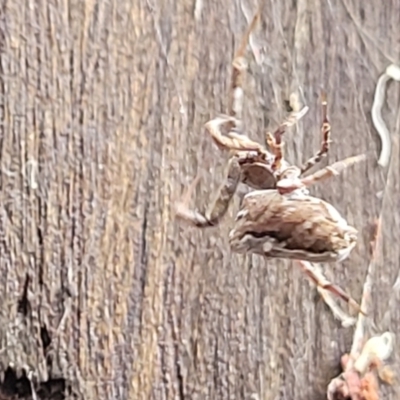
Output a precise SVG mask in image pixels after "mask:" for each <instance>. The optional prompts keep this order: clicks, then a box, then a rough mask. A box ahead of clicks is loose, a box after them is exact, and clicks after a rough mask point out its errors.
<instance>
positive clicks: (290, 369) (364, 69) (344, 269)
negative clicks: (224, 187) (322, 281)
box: [0, 0, 400, 400]
mask: <svg viewBox="0 0 400 400" xmlns="http://www.w3.org/2000/svg"><path fill="white" fill-rule="evenodd" d="M256 7H257V4H256V1H255V0H254V1H253V2H251V1H250V0H247V1H245V0H242V1H240V0H233V1H229V2H227V1H223V0H215V1H214V0H213V1H210V0H190V1H187V0H180V1H176V0H148V1H145V0H131V1H127V0H110V1H95V0H84V1H82V0H69V1H61V0H46V1H45V0H35V1H34V0H27V1H25V2H17V1H11V0H1V1H0V74H1V80H0V96H1V97H0V120H1V126H0V159H1V170H0V203H1V206H0V268H1V275H0V280H1V285H0V302H1V305H2V306H1V309H0V347H1V350H0V366H1V368H0V369H1V371H3V374H2V379H3V386H2V392H3V395H4V396H5V395H6V394H8V395H10V396H11V394H12V393H14V394H15V393H16V392H18V393H20V396H21V397H23V398H31V397H30V396H29V391H30V388H29V385H28V383H27V380H26V379H25V380H24V378H23V375H21V374H22V372H21V371H23V370H25V371H27V373H28V375H29V376H30V377H31V378H32V381H33V382H34V387H35V388H36V389H35V390H36V391H39V392H40V393H39V392H38V393H39V394H40V397H41V398H52V399H56V398H61V395H60V393H59V391H60V388H62V386H63V382H62V380H61V381H60V380H59V381H57V380H56V378H62V379H65V380H67V381H69V382H72V387H73V390H72V391H73V392H74V393H75V396H78V397H81V398H85V399H157V400H163V399H213V400H214V399H245V400H258V399H260V400H261V399H263V400H264V399H265V400H270V399H271V400H272V399H302V400H303V399H304V400H306V399H313V400H314V399H315V400H318V399H324V398H325V392H326V387H327V384H328V383H329V381H330V379H331V378H333V377H334V376H335V375H337V374H338V373H339V361H340V356H341V355H342V354H343V353H344V352H347V351H349V350H350V345H351V342H352V334H353V329H352V328H350V329H349V328H347V329H345V328H342V327H341V326H340V324H339V323H338V322H337V321H336V320H334V318H333V316H332V315H331V313H330V312H329V310H328V309H327V308H326V306H325V305H324V304H323V302H322V301H321V300H320V299H319V297H318V296H317V294H316V290H315V288H314V287H313V286H312V285H311V284H310V283H309V282H308V281H307V280H306V279H305V278H304V277H303V275H302V274H301V272H300V271H299V270H298V269H297V268H296V267H295V266H294V265H293V264H292V263H290V262H284V261H280V262H278V261H267V260H265V259H263V258H261V257H259V256H238V255H235V254H232V253H231V252H230V250H229V246H228V241H227V235H228V232H229V229H230V227H231V226H232V224H233V218H234V215H235V212H236V210H237V207H238V202H237V201H236V202H235V204H234V205H233V206H232V207H231V209H230V212H229V215H228V216H227V217H226V218H225V219H224V221H223V223H222V224H221V226H220V227H216V228H212V229H208V230H198V229H194V228H191V227H188V226H185V225H183V224H179V223H177V222H176V221H175V220H174V215H173V204H174V202H175V201H176V200H177V199H178V198H179V196H180V194H181V193H182V191H183V190H184V188H185V187H186V186H187V185H188V184H189V183H190V182H191V180H192V179H193V178H194V177H195V175H196V174H197V173H199V175H200V176H201V178H202V181H201V184H200V186H199V187H198V189H197V191H196V196H195V198H194V199H193V203H192V204H193V205H196V206H198V207H200V206H202V205H205V204H206V203H207V202H208V200H209V199H210V197H211V196H212V194H213V192H214V191H215V190H216V189H217V187H218V185H219V184H220V182H221V179H222V178H223V176H224V171H225V165H226V161H227V154H223V153H221V152H220V151H219V150H218V149H217V148H216V146H215V145H214V144H213V143H212V142H211V140H210V138H209V137H207V136H206V134H205V132H204V128H203V125H204V123H205V122H207V121H208V120H209V119H210V118H212V117H213V116H215V115H216V114H218V113H221V112H226V106H227V93H228V88H229V79H230V73H231V69H230V64H231V61H232V57H233V54H234V49H235V47H236V46H237V45H238V43H239V40H240V38H241V34H242V33H243V32H244V30H245V28H246V26H247V19H246V17H247V18H251V16H252V15H253V13H254V11H255V10H256ZM399 27H400V2H399V0H385V1H384V2H383V1H382V2H378V1H372V2H366V1H362V0H353V1H351V0H324V1H317V0H298V1H289V0H284V1H273V0H265V7H264V11H263V14H262V18H261V24H260V26H259V28H258V29H257V31H256V32H255V35H254V38H255V40H256V44H257V45H258V46H260V47H261V48H262V50H263V53H262V54H263V60H262V63H260V64H257V63H256V62H255V59H254V57H253V56H252V55H251V52H250V53H249V62H250V69H249V73H248V75H247V79H246V84H245V94H246V102H245V124H246V130H247V132H248V134H249V136H251V137H252V138H253V139H257V140H262V139H263V135H264V133H265V131H266V130H267V129H270V130H272V129H273V128H274V127H276V125H277V124H278V123H279V122H280V121H281V120H282V118H283V116H284V115H285V112H284V111H285V107H284V101H285V100H286V99H288V97H289V95H290V93H291V92H293V91H298V90H300V92H301V93H302V94H303V97H302V99H303V100H304V102H305V103H306V104H307V105H309V107H310V111H309V113H308V114H307V115H306V116H305V117H304V119H303V120H302V122H301V123H300V124H299V126H298V128H297V129H292V130H290V132H289V133H288V134H287V136H286V143H287V144H286V150H287V159H288V160H290V161H291V162H293V163H296V164H300V163H301V162H303V161H305V160H306V159H307V157H308V156H309V155H311V154H312V153H313V152H314V151H315V150H316V149H317V148H318V146H319V142H320V123H321V116H320V93H321V89H322V88H324V89H325V90H326V91H327V93H328V99H329V114H330V119H331V123H332V138H333V143H332V147H331V152H330V154H329V157H328V158H327V159H326V160H325V161H324V164H326V163H327V162H333V161H336V160H338V159H341V158H344V157H346V156H350V155H354V154H359V153H363V152H366V153H368V155H369V159H368V161H367V162H366V163H363V164H360V165H357V166H355V167H352V168H351V169H349V170H348V171H346V172H345V173H344V174H343V175H341V176H340V177H337V178H335V179H332V180H330V181H327V182H325V183H323V184H319V185H317V186H316V187H315V188H313V190H312V193H313V194H315V195H318V196H321V197H323V198H324V199H325V200H327V201H329V202H331V203H333V204H334V205H335V206H336V207H337V208H338V209H339V210H340V212H341V213H342V214H343V215H344V216H345V217H346V218H347V219H348V220H349V222H350V223H351V224H353V225H354V226H356V227H357V228H358V229H359V231H360V238H359V244H358V246H357V248H356V250H355V251H354V252H353V253H352V255H351V257H350V258H349V259H348V260H347V261H345V262H344V263H343V264H340V265H327V266H325V267H326V268H325V270H326V273H327V276H328V277H330V278H331V279H332V280H334V281H335V282H336V283H338V284H339V285H341V286H342V287H343V288H345V289H346V290H347V291H349V292H350V293H352V295H353V296H354V297H355V298H356V299H358V300H359V299H360V296H361V291H362V285H363V282H364V278H365V275H366V271H367V266H368V263H369V259H370V253H369V240H370V226H371V223H372V222H373V220H374V218H376V217H377V216H378V215H379V214H380V213H381V212H382V225H383V234H382V240H381V242H380V250H379V254H378V260H377V264H376V268H375V270H374V288H373V302H374V308H373V311H372V312H371V315H370V316H371V321H373V322H374V324H375V328H374V329H372V328H371V330H370V333H379V332H381V331H382V330H387V329H390V330H392V331H394V332H397V331H398V328H399V326H400V311H399V310H400V308H399V306H398V300H399V296H398V293H397V292H396V286H394V284H395V282H396V279H397V275H398V271H399V258H400V254H399V253H400V248H399V244H398V242H399V233H400V217H399V213H398V210H399V209H400V184H399V168H400V166H399V155H400V153H399V133H400V132H399V130H400V118H399V94H400V85H399V84H398V83H395V82H391V83H390V84H389V85H388V92H387V101H386V103H385V107H384V109H383V117H384V119H385V121H386V123H387V125H388V128H389V129H390V131H391V132H392V139H393V153H392V159H391V164H390V166H389V167H388V168H386V169H382V168H381V167H379V166H378V165H377V157H378V154H379V150H380V142H379V137H378V135H377V133H376V132H375V130H374V129H373V126H372V123H371V115H370V110H371V105H372V100H373V94H374V89H375V84H376V81H377V79H378V77H379V75H380V74H381V73H382V72H383V70H384V69H385V68H386V66H387V65H389V64H390V63H392V62H398V61H400V57H399V53H400V28H399ZM382 191H384V192H383V198H384V200H383V201H382V196H381V198H380V197H379V196H377V194H379V192H382ZM381 194H382V193H381ZM28 277H29V279H28ZM397 286H398V285H397ZM24 288H25V289H26V290H25V289H24ZM370 325H371V327H372V326H373V324H372V323H371V324H370ZM397 357H398V356H397V354H395V357H394V360H393V363H394V365H396V362H397ZM13 371H14V372H13ZM50 378H51V379H52V380H53V381H54V382H56V384H55V385H54V386H56V387H57V388H56V389H52V391H53V394H50V391H51V390H50V389H49V384H48V385H47V386H46V385H45V384H44V383H43V382H45V381H48V380H49V379H50ZM18 382H19V386H18V385H17V383H18ZM40 382H42V384H40ZM57 385H58V386H57ZM50 386H51V385H50ZM21 387H22V388H21ZM382 390H383V392H382V393H384V395H383V397H382V398H385V399H397V398H398V396H397V395H396V392H397V383H396V384H395V385H394V386H393V387H391V388H390V387H382ZM21 393H22V394H21ZM51 396H53V397H51ZM56 396H59V397H56ZM71 396H72V395H71ZM71 398H72V397H71Z"/></svg>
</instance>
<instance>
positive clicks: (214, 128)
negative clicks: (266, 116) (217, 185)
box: [205, 10, 263, 151]
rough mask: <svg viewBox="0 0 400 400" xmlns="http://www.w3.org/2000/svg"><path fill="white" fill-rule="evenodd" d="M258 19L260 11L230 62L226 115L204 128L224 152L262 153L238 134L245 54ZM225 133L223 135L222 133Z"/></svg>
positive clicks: (245, 137) (240, 124)
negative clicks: (245, 151)
mask: <svg viewBox="0 0 400 400" xmlns="http://www.w3.org/2000/svg"><path fill="white" fill-rule="evenodd" d="M259 17H260V10H259V11H258V12H257V13H256V14H255V16H254V18H253V20H252V22H251V23H250V25H249V27H248V28H247V31H246V33H245V34H244V36H243V39H242V41H241V43H240V46H239V48H238V50H237V51H236V53H235V56H234V59H233V62H232V78H231V86H230V96H229V105H228V115H227V116H226V115H221V116H218V117H216V118H214V119H212V120H211V121H209V122H207V123H206V125H205V127H206V129H207V131H208V133H209V134H210V136H211V137H212V139H213V140H214V142H215V143H216V144H217V146H218V147H219V148H220V149H225V150H236V151H240V150H247V151H262V150H263V149H262V146H261V145H260V144H259V143H257V142H254V141H253V140H251V139H250V138H248V137H247V136H245V135H243V134H241V133H238V132H241V131H242V114H243V100H244V90H243V81H244V75H245V73H246V70H247V61H246V58H245V52H246V47H247V43H248V40H249V37H250V34H251V32H252V31H253V30H254V28H255V27H256V25H257V22H258V20H259ZM223 131H225V133H224V132H223Z"/></svg>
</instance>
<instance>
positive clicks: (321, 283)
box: [297, 261, 364, 314]
mask: <svg viewBox="0 0 400 400" xmlns="http://www.w3.org/2000/svg"><path fill="white" fill-rule="evenodd" d="M297 263H298V265H299V266H300V267H301V269H302V271H303V272H304V273H305V274H306V275H307V276H308V277H309V278H310V279H311V280H312V281H313V282H314V283H315V284H316V285H317V287H318V288H321V289H323V290H326V291H329V292H331V293H332V294H334V295H335V296H337V297H339V298H341V299H342V300H344V301H346V302H347V303H348V304H349V305H351V306H352V307H353V308H355V309H356V310H357V311H358V312H360V313H362V314H364V312H363V311H362V310H361V307H360V306H359V304H358V303H357V302H356V301H355V300H354V299H353V298H351V297H350V296H349V295H348V294H347V293H346V292H345V291H344V290H343V289H341V288H340V287H339V286H337V285H335V284H333V283H332V282H330V281H328V280H327V279H326V278H325V276H324V275H323V274H322V273H321V272H320V271H318V269H316V268H315V267H314V266H313V265H312V264H311V263H309V262H306V261H297ZM328 305H329V306H330V304H329V303H328Z"/></svg>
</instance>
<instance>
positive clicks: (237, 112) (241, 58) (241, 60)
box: [228, 9, 260, 120]
mask: <svg viewBox="0 0 400 400" xmlns="http://www.w3.org/2000/svg"><path fill="white" fill-rule="evenodd" d="M259 19H260V9H259V10H258V11H257V12H256V14H255V15H254V17H253V19H252V21H251V23H250V25H249V26H248V28H247V30H246V32H245V34H244V35H243V38H242V40H241V42H240V45H239V48H238V49H237V51H236V53H235V56H234V59H233V62H232V68H233V70H232V79H231V88H230V93H231V95H230V99H229V106H228V110H229V111H228V112H229V115H230V116H232V117H236V118H237V119H239V120H241V119H242V111H243V98H244V91H243V81H244V75H245V72H246V70H247V62H246V58H245V52H246V47H247V44H248V42H249V38H250V35H251V32H252V31H253V30H254V29H255V27H256V26H257V23H258V21H259Z"/></svg>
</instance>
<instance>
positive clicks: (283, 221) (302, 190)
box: [176, 12, 365, 289]
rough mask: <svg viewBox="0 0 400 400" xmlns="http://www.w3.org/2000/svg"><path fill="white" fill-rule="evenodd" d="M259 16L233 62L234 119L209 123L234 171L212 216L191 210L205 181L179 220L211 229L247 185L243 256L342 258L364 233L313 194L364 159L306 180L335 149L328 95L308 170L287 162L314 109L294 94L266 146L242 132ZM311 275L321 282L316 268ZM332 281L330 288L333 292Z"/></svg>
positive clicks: (234, 245) (237, 230) (180, 206)
mask: <svg viewBox="0 0 400 400" xmlns="http://www.w3.org/2000/svg"><path fill="white" fill-rule="evenodd" d="M259 15H260V13H259V12H258V13H256V15H255V16H254V18H253V20H252V22H251V24H250V25H249V27H248V29H247V31H246V33H245V35H244V37H243V39H242V41H241V43H240V46H239V49H238V50H237V52H236V54H235V56H234V60H233V63H232V66H233V72H232V79H231V88H230V92H231V96H230V102H229V106H228V115H220V116H218V117H217V118H214V119H212V120H211V121H209V122H207V123H206V124H205V128H206V131H207V132H208V133H209V134H210V136H211V138H212V139H213V140H214V142H215V143H216V144H217V146H218V147H219V148H220V149H221V150H229V151H230V152H231V157H230V159H229V162H228V173H227V176H226V179H225V181H224V182H223V184H222V185H221V187H220V189H219V192H218V194H217V196H216V200H215V201H214V202H213V204H212V205H211V206H210V207H209V209H208V210H207V211H206V212H205V213H201V212H199V211H197V210H191V209H190V208H189V207H188V205H187V204H188V202H189V199H190V197H191V195H192V192H193V190H194V187H195V185H196V184H197V181H198V179H195V180H194V182H193V183H192V184H191V185H190V186H189V189H188V190H187V192H186V194H185V195H184V197H183V199H182V201H180V202H178V203H177V205H176V217H177V218H179V219H183V220H185V221H187V222H189V223H190V224H192V225H194V226H197V227H200V228H205V227H211V226H216V225H218V224H219V222H220V221H221V219H222V218H223V217H224V215H225V214H226V213H227V210H228V207H229V205H230V203H231V200H232V198H233V196H234V195H235V193H236V192H237V188H238V186H239V184H240V183H243V184H246V185H247V186H248V187H249V188H251V189H253V191H250V192H249V193H247V194H246V195H245V196H244V197H243V199H242V202H241V207H240V210H239V212H238V213H237V216H236V220H235V226H234V227H233V229H232V230H231V231H230V233H229V243H230V246H231V249H232V251H234V252H236V253H256V254H260V255H263V256H265V257H268V258H285V259H295V260H300V261H310V262H332V261H343V260H344V259H345V258H347V257H348V256H349V254H350V252H351V251H352V249H353V248H354V247H355V245H356V241H357V230H356V229H355V228H354V227H352V226H350V225H348V223H347V221H346V220H345V219H344V218H343V217H342V216H341V215H340V213H339V212H338V211H337V210H336V209H335V208H334V207H333V206H332V205H331V204H329V203H327V202H326V201H324V200H322V199H319V198H317V197H313V196H310V195H309V192H308V188H309V187H310V186H311V185H312V184H314V183H316V182H319V181H321V180H323V179H326V178H328V177H330V176H334V175H337V174H339V173H340V172H341V171H343V170H344V169H345V168H347V167H348V166H350V165H353V164H355V163H358V162H360V161H361V160H363V159H365V156H364V155H359V156H355V157H350V158H347V159H345V160H342V161H339V162H336V163H334V164H332V165H330V166H328V167H325V168H323V169H321V170H319V171H317V172H315V173H313V174H311V175H308V176H306V177H303V175H304V174H305V173H306V172H308V171H309V170H310V169H311V168H312V167H313V166H314V165H315V164H317V163H319V162H320V161H321V159H322V158H323V157H325V156H326V155H327V153H328V151H329V145H330V135H331V127H330V123H329V120H328V116H327V107H328V106H327V100H326V95H325V94H323V96H322V117H323V122H322V128H321V129H322V144H321V148H320V149H319V151H318V152H317V153H316V154H315V155H314V156H313V157H311V158H310V159H309V160H308V161H307V162H306V163H305V164H304V165H303V166H302V167H300V168H299V167H297V166H293V165H291V164H289V163H288V162H287V161H286V160H285V159H284V154H283V142H282V136H283V135H284V133H285V131H286V130H287V129H288V128H289V127H291V126H293V125H295V124H296V123H297V121H299V120H300V119H301V118H302V117H303V116H304V115H305V114H306V113H307V111H308V108H307V107H303V108H300V107H299V105H298V103H297V102H296V101H295V99H294V98H293V97H292V99H291V100H292V101H291V107H292V111H291V112H290V114H289V116H288V118H287V119H286V120H285V121H284V122H283V123H282V124H281V125H280V126H279V127H278V128H277V129H276V131H275V132H274V133H273V134H270V133H267V135H266V145H267V146H268V148H269V151H268V150H267V149H266V146H263V145H262V144H260V143H257V142H255V141H253V140H251V139H250V138H249V137H248V136H246V135H245V134H244V133H243V129H242V108H243V89H242V84H243V76H244V74H245V72H246V70H247V63H246V59H245V57H244V53H245V50H246V47H247V42H248V40H249V37H250V35H251V32H252V30H253V29H254V28H255V26H256V24H257V22H258V19H259ZM307 274H308V275H309V276H310V277H311V278H312V279H313V280H315V281H316V282H317V283H318V282H320V281H321V280H320V279H319V278H318V276H317V275H318V274H314V273H313V272H312V269H309V268H308V269H307ZM333 286H334V285H332V284H331V283H329V282H328V283H327V282H325V283H324V287H330V288H331V289H332V288H333Z"/></svg>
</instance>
